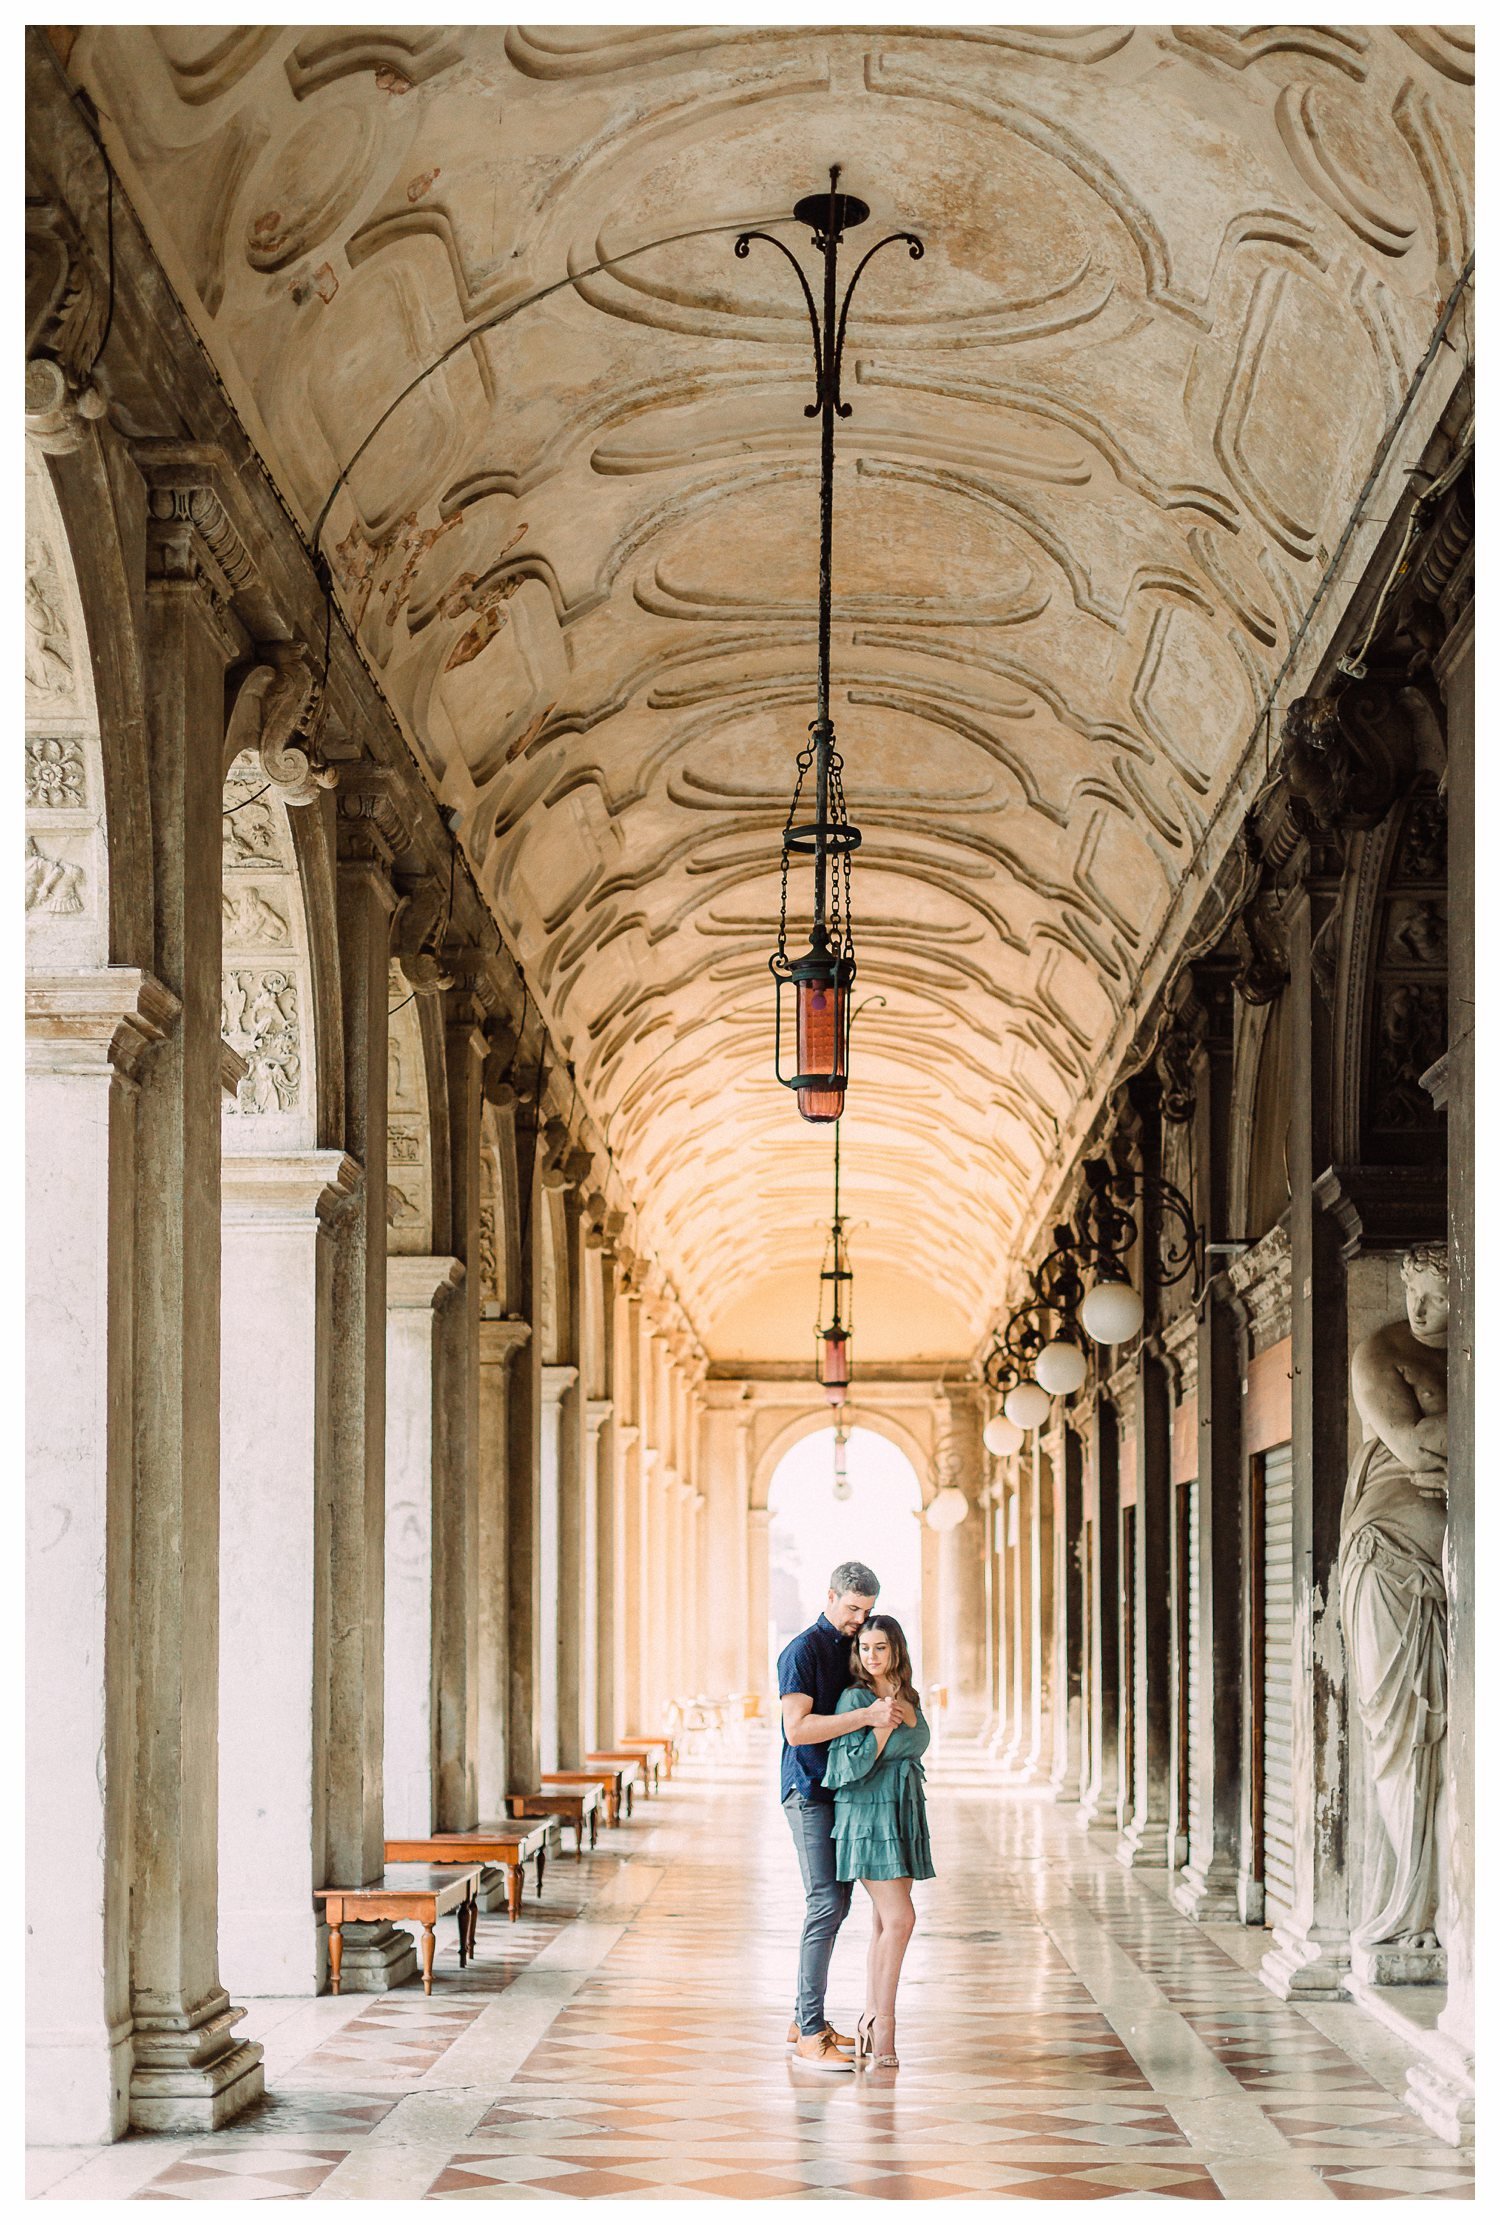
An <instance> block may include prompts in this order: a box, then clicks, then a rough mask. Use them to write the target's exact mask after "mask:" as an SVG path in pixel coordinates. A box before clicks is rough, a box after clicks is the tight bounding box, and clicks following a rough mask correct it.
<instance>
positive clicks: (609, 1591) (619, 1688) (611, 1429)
mask: <svg viewBox="0 0 1500 2225" xmlns="http://www.w3.org/2000/svg"><path fill="white" fill-rule="evenodd" d="M617 1273H618V1266H617V1262H616V1259H615V1255H614V1253H613V1251H611V1249H610V1247H609V1245H608V1244H607V1243H605V1244H603V1245H601V1247H600V1252H599V1319H598V1322H597V1324H596V1333H595V1340H594V1352H595V1361H594V1366H595V1375H594V1380H593V1391H594V1399H595V1401H596V1402H597V1406H598V1409H599V1423H598V1431H597V1441H596V1443H595V1446H594V1448H593V1474H594V1507H595V1516H594V1520H595V1546H594V1568H595V1587H596V1607H595V1636H594V1658H595V1666H594V1681H593V1707H594V1731H595V1736H596V1738H597V1739H598V1741H599V1742H600V1743H601V1744H602V1746H603V1747H604V1748H605V1750H606V1751H608V1750H609V1749H610V1748H612V1747H613V1746H614V1745H615V1743H616V1741H617V1740H619V1739H621V1738H624V1737H626V1736H627V1735H628V1734H629V1732H630V1730H631V1728H632V1726H631V1725H630V1724H629V1723H627V1722H626V1720H625V1686H624V1681H623V1679H622V1678H621V1675H620V1650H621V1649H620V1617H621V1612H622V1607H623V1600H622V1595H621V1583H620V1578H621V1568H620V1559H621V1537H620V1531H621V1526H622V1525H621V1493H620V1460H619V1454H618V1451H617V1448H616V1442H615V1439H616V1424H615V1344H616V1303H617V1302H616V1296H615V1282H616V1276H617ZM593 1410H594V1409H593V1407H592V1406H591V1409H590V1411H591V1412H592V1411H593Z"/></svg>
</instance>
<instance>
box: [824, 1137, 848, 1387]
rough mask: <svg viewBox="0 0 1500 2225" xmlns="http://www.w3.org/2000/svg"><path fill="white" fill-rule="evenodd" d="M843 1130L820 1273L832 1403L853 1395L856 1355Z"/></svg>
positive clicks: (835, 1158) (827, 1381) (826, 1384)
mask: <svg viewBox="0 0 1500 2225" xmlns="http://www.w3.org/2000/svg"><path fill="white" fill-rule="evenodd" d="M839 1159H840V1154H839V1131H838V1128H837V1126H835V1128H834V1131H833V1219H832V1221H831V1222H830V1223H829V1228H828V1245H827V1249H826V1250H825V1252H824V1254H823V1271H822V1273H821V1275H820V1276H819V1277H818V1329H817V1351H818V1381H819V1383H820V1384H821V1385H822V1387H823V1396H824V1397H825V1398H826V1399H827V1401H828V1403H829V1405H830V1406H832V1407H835V1408H837V1407H840V1406H842V1405H843V1404H844V1401H845V1400H846V1399H847V1398H848V1396H849V1378H850V1375H851V1373H852V1356H851V1353H850V1350H849V1346H850V1343H851V1340H852V1338H853V1335H854V1269H853V1268H852V1267H851V1266H850V1264H849V1247H848V1244H847V1241H846V1239H845V1235H844V1217H843V1214H842V1212H841V1211H840V1208H839V1172H840V1166H839Z"/></svg>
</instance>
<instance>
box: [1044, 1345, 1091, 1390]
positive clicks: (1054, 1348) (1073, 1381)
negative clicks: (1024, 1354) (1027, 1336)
mask: <svg viewBox="0 0 1500 2225" xmlns="http://www.w3.org/2000/svg"><path fill="white" fill-rule="evenodd" d="M1088 1371H1089V1370H1088V1362H1087V1361H1086V1360H1085V1358H1084V1356H1083V1354H1082V1353H1081V1352H1080V1351H1079V1349H1078V1347H1077V1345H1076V1344H1070V1343H1069V1342H1068V1341H1067V1339H1066V1338H1065V1337H1054V1338H1053V1340H1052V1342H1051V1343H1050V1344H1044V1345H1043V1346H1042V1349H1041V1351H1040V1352H1038V1354H1037V1356H1036V1379H1037V1381H1038V1382H1039V1383H1040V1384H1041V1386H1042V1389H1043V1390H1044V1391H1050V1392H1051V1393H1052V1395H1053V1397H1054V1398H1066V1397H1067V1395H1068V1393H1069V1392H1070V1391H1081V1390H1082V1389H1083V1385H1084V1380H1085V1378H1086V1377H1087V1375H1088Z"/></svg>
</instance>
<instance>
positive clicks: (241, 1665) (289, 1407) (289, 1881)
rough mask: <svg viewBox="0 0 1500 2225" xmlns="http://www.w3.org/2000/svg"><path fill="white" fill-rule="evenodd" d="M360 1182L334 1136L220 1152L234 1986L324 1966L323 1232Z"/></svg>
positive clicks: (326, 1257)
mask: <svg viewBox="0 0 1500 2225" xmlns="http://www.w3.org/2000/svg"><path fill="white" fill-rule="evenodd" d="M361 1181H362V1173H361V1170H360V1168H359V1167H358V1166H357V1165H356V1164H355V1162H354V1161H353V1160H352V1159H350V1158H348V1157H347V1156H346V1155H345V1154H344V1153H343V1152H340V1151H302V1152H286V1153H259V1152H256V1153H250V1152H238V1151H237V1152H235V1153H232V1154H226V1156H225V1159H224V1163H223V1193H222V1222H223V1247H224V1248H223V1349H222V1365H221V1375H222V1388H221V1394H220V1395H221V1404H220V1444H221V1453H222V1463H223V1486H222V1494H221V1498H222V1505H221V1515H220V1520H221V1536H222V1572H221V1582H220V1594H221V1606H220V1632H219V1658H220V1699H219V1756H220V1768H219V1784H220V1816H219V1890H220V1901H221V1906H220V1913H219V1952H220V1957H221V1960H222V1963H223V1969H224V1976H225V1980H226V1982H227V1983H228V1984H229V1985H230V1986H232V1987H233V1988H234V1989H235V1990H236V1991H238V1992H242V1993H245V1994H314V1993H317V1992H319V1991H320V1990H321V1988H322V1985H323V1982H324V1978H325V1974H326V1927H325V1926H324V1924H323V1922H322V1920H321V1916H320V1914H319V1912H318V1910H317V1907H316V1904H315V1903H314V1901H313V1899H312V1889H313V1887H314V1886H316V1885H321V1884H322V1883H323V1882H324V1880H325V1877H326V1874H327V1819H326V1806H325V1802H326V1793H325V1786H326V1775H327V1759H328V1755H327V1746H328V1714H327V1689H328V1664H327V1657H326V1648H327V1642H328V1633H327V1629H326V1627H325V1625H324V1622H323V1618H322V1616H321V1615H320V1614H319V1612H318V1599H319V1593H320V1588H321V1585H322V1582H323V1581H324V1572H323V1570H322V1568H321V1565H320V1564H321V1553H322V1541H323V1525H322V1522H321V1519H320V1506H321V1501H322V1496H323V1492H324V1489H325V1480H324V1478H323V1475H322V1462H323V1460H324V1458H325V1456H326V1450H327V1444H328V1396H329V1326H330V1323H329V1306H330V1296H331V1281H332V1264H333V1245H334V1241H335V1239H334V1236H333V1233H332V1231H333V1230H334V1228H335V1227H336V1225H337V1220H338V1216H339V1215H340V1213H342V1212H343V1211H344V1210H345V1208H346V1207H347V1205H348V1203H349V1201H350V1199H351V1198H352V1197H353V1196H354V1195H355V1194H356V1193H357V1192H358V1189H359V1186H360V1183H361Z"/></svg>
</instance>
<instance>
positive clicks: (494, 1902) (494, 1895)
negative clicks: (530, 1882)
mask: <svg viewBox="0 0 1500 2225" xmlns="http://www.w3.org/2000/svg"><path fill="white" fill-rule="evenodd" d="M526 1875H527V1877H528V1878H529V1877H530V1876H531V1872H530V1870H528V1871H527V1873H526ZM497 1910H498V1911H499V1913H500V1914H501V1915H503V1914H504V1913H505V1872H504V1870H486V1871H485V1873H484V1875H483V1877H482V1878H481V1879H480V1881H479V1913H480V1915H481V1916H493V1915H494V1914H495V1913H496V1911H497Z"/></svg>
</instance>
